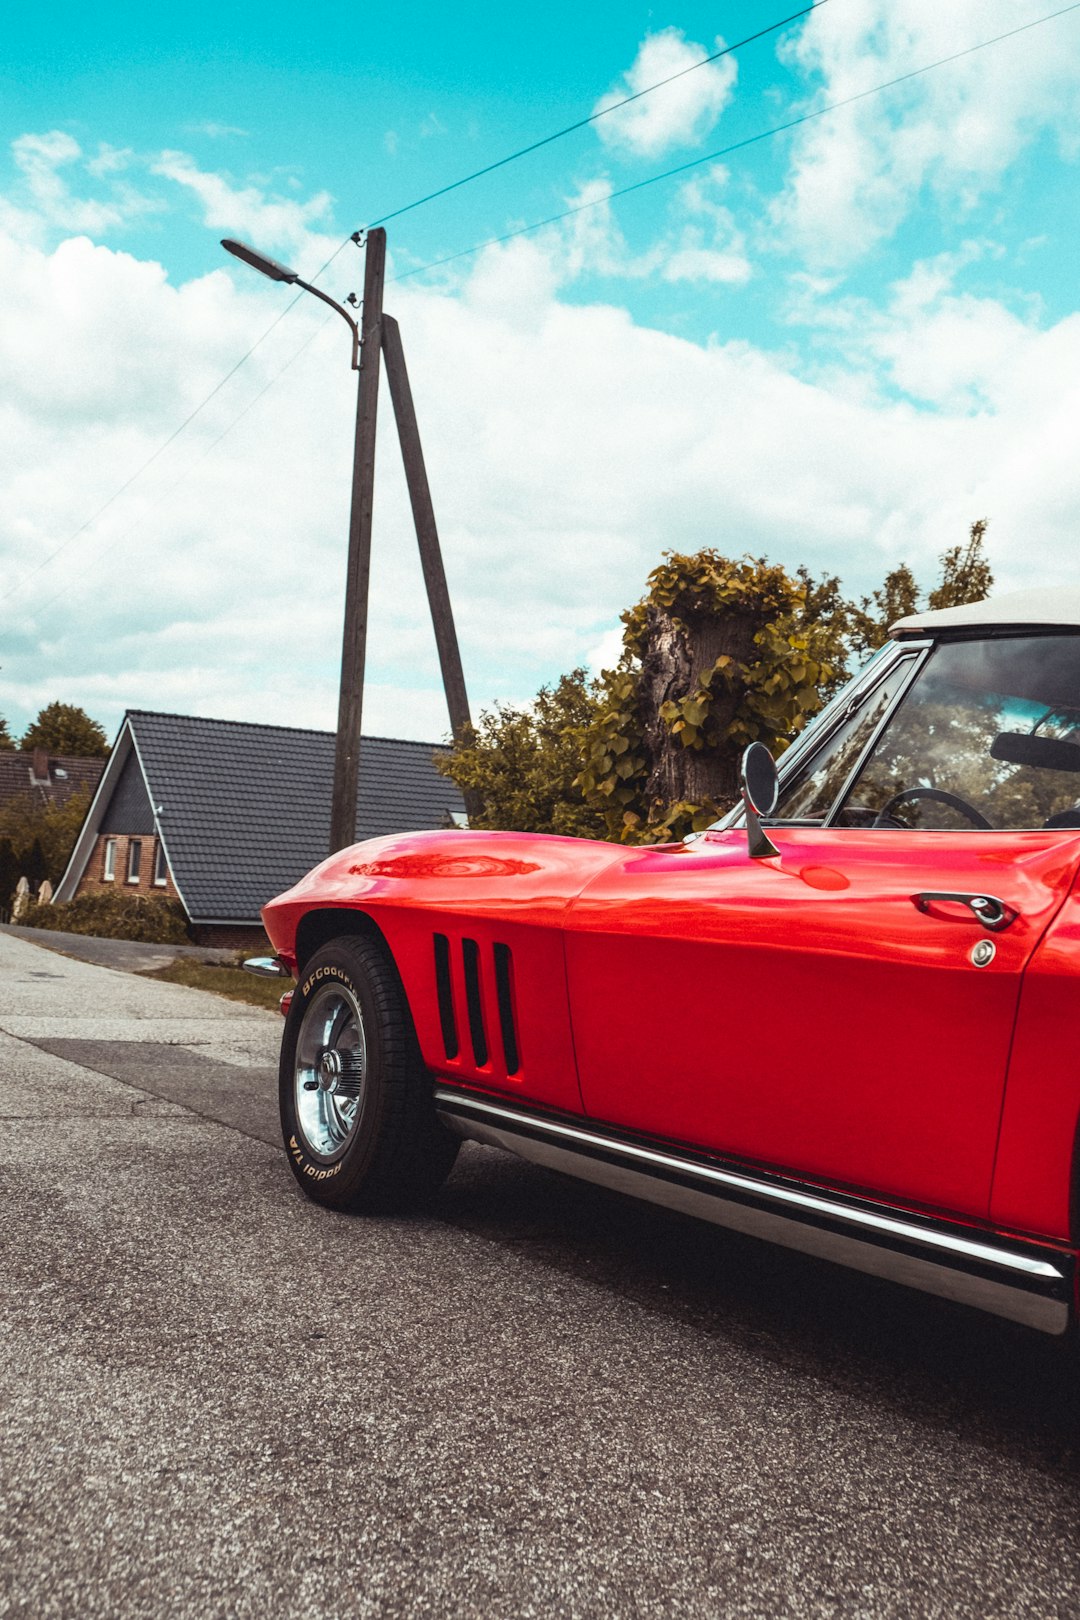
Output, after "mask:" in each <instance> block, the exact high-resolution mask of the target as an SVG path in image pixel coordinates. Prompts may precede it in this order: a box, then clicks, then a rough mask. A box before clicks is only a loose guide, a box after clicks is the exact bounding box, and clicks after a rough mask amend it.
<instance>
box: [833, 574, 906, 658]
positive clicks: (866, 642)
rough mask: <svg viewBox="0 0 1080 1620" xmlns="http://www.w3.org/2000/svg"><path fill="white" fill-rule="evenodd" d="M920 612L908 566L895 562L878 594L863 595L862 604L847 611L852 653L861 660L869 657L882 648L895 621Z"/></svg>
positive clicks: (876, 592) (875, 592)
mask: <svg viewBox="0 0 1080 1620" xmlns="http://www.w3.org/2000/svg"><path fill="white" fill-rule="evenodd" d="M918 610H919V587H918V585H917V584H916V583H915V575H914V574H913V573H912V572H911V569H910V568H909V567H908V565H907V563H898V564H897V566H896V567H895V568H894V569H893V570H892V572H891V573H888V574H886V575H885V579H884V582H883V584H882V586H881V589H880V590H879V591H874V592H873V593H872V594H871V595H870V596H864V597H863V599H862V602H861V604H860V605H859V606H858V607H856V606H854V604H852V606H851V608H850V610H849V612H850V639H851V650H852V652H853V653H855V654H856V656H857V657H859V658H860V659H862V658H867V657H869V655H870V653H872V652H876V651H877V649H878V648H879V647H881V646H884V644H885V642H886V641H887V640H888V636H889V628H890V626H891V625H894V624H895V623H896V621H897V620H898V619H906V618H907V617H908V615H909V614H910V613H917V612H918Z"/></svg>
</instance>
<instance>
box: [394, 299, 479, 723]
mask: <svg viewBox="0 0 1080 1620" xmlns="http://www.w3.org/2000/svg"><path fill="white" fill-rule="evenodd" d="M382 342H383V358H384V360H385V361H386V380H387V382H388V383H389V384H390V399H391V401H392V403H393V406H394V417H395V419H396V421H397V430H398V443H399V444H400V445H401V459H402V462H403V463H404V466H405V481H406V483H407V484H408V486H409V500H410V502H411V503H412V513H413V523H414V525H415V527H416V542H417V545H418V546H419V547H420V565H421V567H422V568H423V570H424V585H425V586H426V588H427V599H428V607H429V608H430V609H431V622H432V625H433V626H434V629H435V644H436V646H437V647H438V649H439V668H440V669H441V670H442V678H443V688H444V690H445V692H446V706H447V708H448V709H449V711H450V729H451V731H452V732H453V734H454V740H455V742H460V741H461V740H463V739H464V738H465V737H466V736H467V735H468V733H469V732H470V731H471V730H472V716H471V715H470V713H469V698H468V694H467V692H466V691H465V673H464V671H463V669H462V667H461V654H460V652H459V651H458V643H457V632H456V631H455V629H454V613H453V609H452V608H451V606H450V592H449V590H448V589H447V585H446V570H445V569H444V568H443V560H442V551H441V549H440V547H439V531H438V528H437V526H436V523H435V508H434V507H433V506H432V504H431V489H430V487H429V485H428V478H427V468H426V467H425V465H424V451H423V448H422V446H421V444H420V429H419V427H418V425H417V421H416V408H415V406H414V405H413V397H412V389H411V387H410V386H409V373H408V371H407V369H406V366H405V350H404V349H403V348H402V346H401V328H400V327H399V326H398V323H397V321H395V319H394V317H393V316H392V315H384V316H383V336H382Z"/></svg>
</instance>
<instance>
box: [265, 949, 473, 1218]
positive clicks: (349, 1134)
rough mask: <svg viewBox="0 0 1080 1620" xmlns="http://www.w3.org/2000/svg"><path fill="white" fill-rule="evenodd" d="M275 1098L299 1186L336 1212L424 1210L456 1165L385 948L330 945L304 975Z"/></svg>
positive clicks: (284, 1041)
mask: <svg viewBox="0 0 1080 1620" xmlns="http://www.w3.org/2000/svg"><path fill="white" fill-rule="evenodd" d="M313 1082H314V1083H313ZM278 1096H279V1102H280V1108H281V1130H282V1135H283V1137H284V1140H285V1149H286V1152H287V1154H288V1158H289V1163H290V1164H291V1165H292V1170H293V1174H294V1175H295V1177H296V1179H297V1181H298V1182H299V1183H300V1185H301V1187H302V1188H303V1189H304V1191H305V1193H307V1195H308V1197H309V1198H313V1199H314V1200H315V1201H316V1203H319V1204H325V1205H327V1206H328V1207H329V1208H331V1209H341V1210H371V1211H375V1210H385V1211H390V1210H405V1209H413V1208H416V1207H418V1206H419V1205H422V1204H423V1203H425V1202H426V1201H427V1200H429V1199H430V1198H431V1196H432V1195H433V1194H434V1193H435V1192H436V1191H437V1189H438V1188H439V1187H440V1186H441V1185H442V1183H443V1181H444V1180H445V1179H446V1177H447V1175H448V1174H449V1172H450V1168H451V1166H452V1164H453V1162H454V1159H455V1157H456V1156H457V1150H458V1146H459V1143H458V1139H457V1137H455V1136H454V1135H453V1134H452V1133H451V1132H450V1131H448V1130H447V1129H446V1128H445V1126H443V1125H442V1124H440V1122H439V1120H438V1118H437V1116H436V1113H435V1106H434V1102H433V1100H432V1082H431V1076H430V1074H429V1073H428V1071H427V1069H426V1068H425V1067H424V1064H423V1061H422V1059H421V1056H420V1050H419V1047H418V1045H417V1041H416V1032H415V1030H414V1029H413V1023H412V1018H411V1016H410V1013H409V1007H408V1003H407V1002H406V1000H405V993H404V991H403V989H402V986H401V980H400V979H399V978H398V974H397V969H396V968H395V966H394V963H393V961H392V960H391V958H390V956H389V953H388V952H387V950H386V949H385V947H384V946H383V945H382V944H381V942H380V941H378V940H375V939H369V938H364V937H360V936H344V937H342V938H340V939H335V940H331V941H330V943H329V944H327V945H324V946H323V947H322V949H321V950H319V951H317V952H316V953H315V955H314V956H312V958H311V959H310V961H309V962H308V963H307V964H306V965H305V967H304V971H303V973H302V974H301V975H300V982H299V984H298V985H297V988H296V992H295V994H294V996H293V1001H292V1007H291V1008H290V1010H289V1016H288V1019H287V1020H286V1023H285V1033H284V1036H283V1038H282V1043H281V1066H280V1070H279V1089H278Z"/></svg>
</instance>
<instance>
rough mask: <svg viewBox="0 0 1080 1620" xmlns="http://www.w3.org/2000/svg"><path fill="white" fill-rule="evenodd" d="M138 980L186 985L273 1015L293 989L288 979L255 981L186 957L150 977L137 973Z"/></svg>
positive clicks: (240, 972)
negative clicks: (282, 999) (286, 992)
mask: <svg viewBox="0 0 1080 1620" xmlns="http://www.w3.org/2000/svg"><path fill="white" fill-rule="evenodd" d="M139 977H140V978H141V979H165V980H166V981H167V982H168V983H169V984H186V985H188V986H189V987H190V988H191V989H192V990H211V991H213V993H214V994H215V995H218V996H228V998H229V1000H230V1001H246V1002H248V1003H249V1005H250V1006H252V1007H269V1008H271V1009H272V1010H273V1011H274V1012H277V1010H278V1002H279V1001H280V1000H281V998H282V996H283V994H284V993H285V991H286V990H291V989H292V987H293V981H292V979H258V978H256V977H255V975H254V974H252V973H245V972H244V970H243V968H241V967H229V966H228V965H227V964H224V963H218V962H195V961H192V959H191V958H190V957H187V956H181V957H178V958H177V960H176V961H175V962H170V963H169V965H168V967H163V968H155V969H154V971H153V973H140V975H139Z"/></svg>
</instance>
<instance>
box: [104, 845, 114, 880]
mask: <svg viewBox="0 0 1080 1620" xmlns="http://www.w3.org/2000/svg"><path fill="white" fill-rule="evenodd" d="M101 875H102V877H103V878H104V880H105V882H106V883H115V882H116V839H115V838H106V840H105V865H104V867H103V868H102V872H101Z"/></svg>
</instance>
